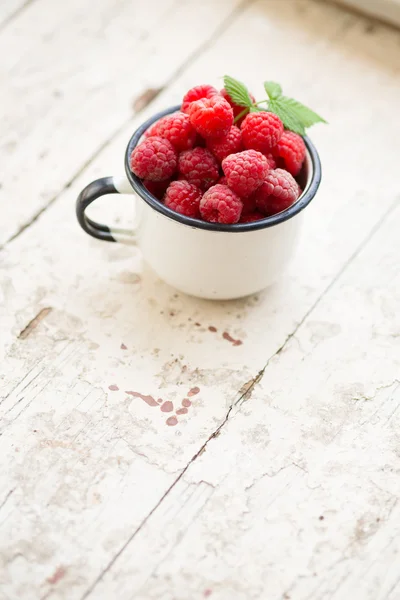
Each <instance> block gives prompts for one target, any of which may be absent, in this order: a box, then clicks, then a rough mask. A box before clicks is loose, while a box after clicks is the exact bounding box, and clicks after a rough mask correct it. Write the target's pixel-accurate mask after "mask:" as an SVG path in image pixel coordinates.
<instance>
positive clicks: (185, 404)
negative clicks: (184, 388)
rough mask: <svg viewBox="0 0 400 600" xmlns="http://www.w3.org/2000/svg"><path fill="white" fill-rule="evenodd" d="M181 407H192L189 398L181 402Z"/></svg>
mask: <svg viewBox="0 0 400 600" xmlns="http://www.w3.org/2000/svg"><path fill="white" fill-rule="evenodd" d="M182 406H184V407H185V408H189V406H192V403H191V402H190V400H189V398H184V399H183V400H182Z"/></svg>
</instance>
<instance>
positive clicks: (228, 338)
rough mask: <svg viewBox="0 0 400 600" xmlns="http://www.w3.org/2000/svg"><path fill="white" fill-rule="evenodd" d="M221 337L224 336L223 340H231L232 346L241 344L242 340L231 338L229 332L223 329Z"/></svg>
mask: <svg viewBox="0 0 400 600" xmlns="http://www.w3.org/2000/svg"><path fill="white" fill-rule="evenodd" d="M222 337H223V338H224V340H227V341H228V342H231V343H232V344H233V346H241V345H242V344H243V342H242V340H235V338H233V337H232V336H231V335H229V333H228V332H227V331H224V333H223V334H222Z"/></svg>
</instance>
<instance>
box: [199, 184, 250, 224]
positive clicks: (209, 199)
mask: <svg viewBox="0 0 400 600" xmlns="http://www.w3.org/2000/svg"><path fill="white" fill-rule="evenodd" d="M242 207H243V204H242V201H241V200H240V198H239V196H237V195H236V194H235V192H232V190H230V189H229V188H228V187H227V186H226V185H220V184H217V185H213V187H211V188H210V189H209V190H208V192H206V193H205V194H204V196H203V197H202V199H201V200H200V214H201V216H202V217H203V219H204V220H205V221H209V222H210V223H237V222H238V221H239V219H240V215H241V212H242Z"/></svg>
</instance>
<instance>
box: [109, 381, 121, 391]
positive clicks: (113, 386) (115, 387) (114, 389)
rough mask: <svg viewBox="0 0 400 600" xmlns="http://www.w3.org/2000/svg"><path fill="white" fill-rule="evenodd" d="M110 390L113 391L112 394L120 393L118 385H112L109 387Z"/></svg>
mask: <svg viewBox="0 0 400 600" xmlns="http://www.w3.org/2000/svg"><path fill="white" fill-rule="evenodd" d="M108 389H109V390H111V391H112V392H118V390H119V387H118V386H117V385H115V383H113V384H112V385H109V386H108Z"/></svg>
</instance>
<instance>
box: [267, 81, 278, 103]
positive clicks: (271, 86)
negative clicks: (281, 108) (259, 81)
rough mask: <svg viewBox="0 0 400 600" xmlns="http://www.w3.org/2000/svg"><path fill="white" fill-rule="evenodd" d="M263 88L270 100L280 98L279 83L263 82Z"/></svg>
mask: <svg viewBox="0 0 400 600" xmlns="http://www.w3.org/2000/svg"><path fill="white" fill-rule="evenodd" d="M264 88H265V91H266V92H267V94H268V96H269V98H271V100H274V99H275V98H279V96H282V88H281V86H280V85H279V83H276V82H275V81H264Z"/></svg>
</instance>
